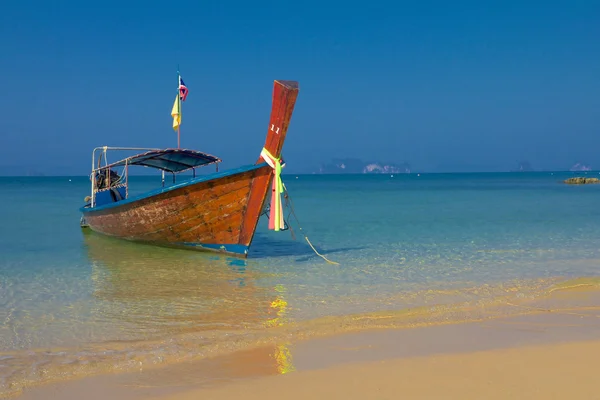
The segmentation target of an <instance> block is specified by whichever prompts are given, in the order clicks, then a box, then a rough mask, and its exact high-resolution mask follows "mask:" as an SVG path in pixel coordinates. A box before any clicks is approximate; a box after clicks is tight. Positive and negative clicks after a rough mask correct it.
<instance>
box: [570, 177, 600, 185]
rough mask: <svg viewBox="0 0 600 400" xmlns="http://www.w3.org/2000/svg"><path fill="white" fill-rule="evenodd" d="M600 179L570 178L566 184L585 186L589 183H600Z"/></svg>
mask: <svg viewBox="0 0 600 400" xmlns="http://www.w3.org/2000/svg"><path fill="white" fill-rule="evenodd" d="M599 182H600V179H598V178H586V177H584V176H578V177H575V178H569V179H567V180H565V183H566V184H569V185H585V184H589V183H599Z"/></svg>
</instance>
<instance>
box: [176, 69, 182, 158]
mask: <svg viewBox="0 0 600 400" xmlns="http://www.w3.org/2000/svg"><path fill="white" fill-rule="evenodd" d="M180 85H181V74H180V73H179V64H177V103H178V109H179V121H180V122H179V125H177V148H178V149H179V148H180V143H181V142H180V131H179V130H180V127H181V119H182V118H181V96H180V94H181V92H180V91H179V86H180Z"/></svg>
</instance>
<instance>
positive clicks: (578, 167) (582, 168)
mask: <svg viewBox="0 0 600 400" xmlns="http://www.w3.org/2000/svg"><path fill="white" fill-rule="evenodd" d="M591 170H592V167H591V166H590V165H589V164H585V163H576V164H575V165H573V166H572V167H571V168H570V169H569V171H573V172H575V171H591Z"/></svg>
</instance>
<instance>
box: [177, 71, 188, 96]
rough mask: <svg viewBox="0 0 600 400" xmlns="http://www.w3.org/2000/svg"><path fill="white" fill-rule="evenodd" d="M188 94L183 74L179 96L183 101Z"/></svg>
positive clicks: (180, 80)
mask: <svg viewBox="0 0 600 400" xmlns="http://www.w3.org/2000/svg"><path fill="white" fill-rule="evenodd" d="M187 95H188V88H187V87H186V86H185V83H183V79H181V76H180V77H179V97H180V98H181V100H182V101H185V98H186V97H187Z"/></svg>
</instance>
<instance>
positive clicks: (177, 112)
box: [171, 95, 181, 130]
mask: <svg viewBox="0 0 600 400" xmlns="http://www.w3.org/2000/svg"><path fill="white" fill-rule="evenodd" d="M171 116H172V117H173V129H175V130H177V129H179V125H181V107H180V106H179V95H177V96H175V103H173V109H172V110H171Z"/></svg>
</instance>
